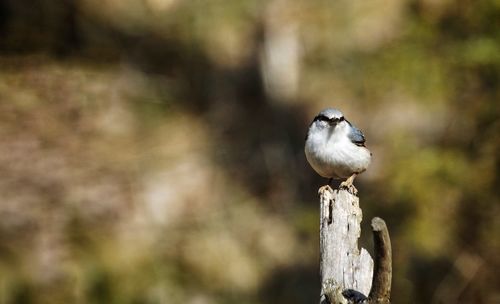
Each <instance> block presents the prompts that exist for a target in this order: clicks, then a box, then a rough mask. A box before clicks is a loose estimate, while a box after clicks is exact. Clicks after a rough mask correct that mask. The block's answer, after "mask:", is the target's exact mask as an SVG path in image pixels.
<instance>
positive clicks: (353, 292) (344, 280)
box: [319, 186, 392, 304]
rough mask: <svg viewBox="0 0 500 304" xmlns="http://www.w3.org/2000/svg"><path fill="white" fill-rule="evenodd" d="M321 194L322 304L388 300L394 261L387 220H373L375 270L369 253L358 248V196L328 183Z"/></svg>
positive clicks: (359, 228) (359, 212)
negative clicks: (331, 186)
mask: <svg viewBox="0 0 500 304" xmlns="http://www.w3.org/2000/svg"><path fill="white" fill-rule="evenodd" d="M319 194H320V275H321V295H320V304H347V303H370V304H371V303H377V304H379V303H380V304H381V303H384V304H386V303H389V296H390V284H391V263H392V262H391V249H390V241H389V234H388V233H387V228H386V226H385V222H384V221H383V220H382V219H380V218H375V219H374V220H373V222H372V228H373V231H374V240H375V258H376V261H375V271H374V269H373V268H374V262H373V260H372V258H371V257H370V254H369V253H368V252H367V251H366V250H365V249H364V248H361V250H359V248H358V238H359V236H360V234H361V226H360V223H361V220H362V212H361V209H360V208H359V198H358V197H357V196H355V195H353V194H351V193H350V192H349V191H348V190H346V189H339V190H332V189H331V188H330V187H329V186H324V187H322V188H321V189H320V191H319ZM374 274H375V276H374ZM372 283H373V284H372ZM372 285H373V288H372ZM366 295H369V296H368V297H367V296H366Z"/></svg>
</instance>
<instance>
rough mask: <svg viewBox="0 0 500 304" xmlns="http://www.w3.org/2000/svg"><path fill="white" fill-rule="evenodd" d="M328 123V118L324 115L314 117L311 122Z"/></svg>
mask: <svg viewBox="0 0 500 304" xmlns="http://www.w3.org/2000/svg"><path fill="white" fill-rule="evenodd" d="M318 120H319V121H330V119H329V118H328V117H326V116H325V115H318V116H316V117H314V120H313V122H315V121H318Z"/></svg>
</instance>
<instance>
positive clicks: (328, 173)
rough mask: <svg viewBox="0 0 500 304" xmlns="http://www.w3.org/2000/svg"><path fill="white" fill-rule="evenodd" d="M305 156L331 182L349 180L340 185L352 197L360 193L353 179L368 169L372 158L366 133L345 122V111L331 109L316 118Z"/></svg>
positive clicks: (308, 138) (307, 142)
mask: <svg viewBox="0 0 500 304" xmlns="http://www.w3.org/2000/svg"><path fill="white" fill-rule="evenodd" d="M305 153H306V158H307V161H308V162H309V164H310V165H311V167H312V168H313V169H314V171H316V172H317V173H318V174H319V175H321V176H323V177H326V178H329V179H330V180H329V183H330V182H331V180H332V179H345V178H347V180H346V181H344V182H342V183H341V185H340V186H341V188H344V189H347V190H348V191H350V192H351V193H353V194H356V193H357V190H356V188H355V187H354V185H353V182H354V179H355V178H356V176H357V175H358V174H360V173H362V172H364V171H365V170H366V168H368V165H370V162H371V158H372V153H371V152H370V150H368V149H367V148H366V147H365V136H364V135H363V133H362V132H361V131H360V130H359V129H358V128H356V127H355V126H354V125H353V124H351V123H350V122H349V121H348V120H347V119H345V118H344V114H342V112H340V111H339V110H337V109H332V108H328V109H324V110H323V111H321V112H319V114H318V115H316V117H314V120H313V121H312V123H311V125H310V126H309V131H308V133H307V137H306V144H305ZM322 189H323V187H322V188H321V189H320V192H321V191H322Z"/></svg>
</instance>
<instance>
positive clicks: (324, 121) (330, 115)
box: [312, 108, 345, 129]
mask: <svg viewBox="0 0 500 304" xmlns="http://www.w3.org/2000/svg"><path fill="white" fill-rule="evenodd" d="M343 121H345V119H344V114H342V112H340V111H339V110H337V109H332V108H327V109H324V110H323V111H321V112H319V113H318V115H316V117H314V120H313V121H312V125H315V127H317V128H319V129H324V128H335V127H336V126H337V125H338V124H339V123H341V122H343Z"/></svg>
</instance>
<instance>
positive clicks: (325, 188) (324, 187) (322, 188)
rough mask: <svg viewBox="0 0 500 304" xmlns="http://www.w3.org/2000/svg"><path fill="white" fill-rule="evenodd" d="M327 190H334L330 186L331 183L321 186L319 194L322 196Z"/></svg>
mask: <svg viewBox="0 0 500 304" xmlns="http://www.w3.org/2000/svg"><path fill="white" fill-rule="evenodd" d="M326 191H330V192H333V190H332V188H331V187H330V185H324V186H321V187H320V188H319V190H318V194H319V195H320V196H321V195H323V193H325V192H326Z"/></svg>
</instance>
